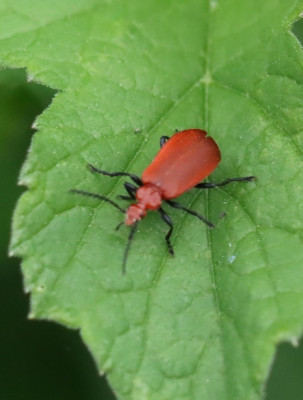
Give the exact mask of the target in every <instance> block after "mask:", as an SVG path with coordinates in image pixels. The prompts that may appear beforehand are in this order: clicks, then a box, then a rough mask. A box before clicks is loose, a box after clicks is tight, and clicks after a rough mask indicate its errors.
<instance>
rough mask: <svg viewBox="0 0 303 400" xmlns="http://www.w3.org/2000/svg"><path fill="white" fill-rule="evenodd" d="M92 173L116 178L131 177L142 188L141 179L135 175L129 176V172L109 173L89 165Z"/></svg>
mask: <svg viewBox="0 0 303 400" xmlns="http://www.w3.org/2000/svg"><path fill="white" fill-rule="evenodd" d="M87 165H88V166H89V168H90V170H91V171H92V172H97V173H98V174H102V175H106V176H110V177H114V176H129V177H130V178H131V179H132V180H133V181H134V182H135V183H136V184H137V185H138V186H142V181H141V179H140V178H139V177H138V176H137V175H134V174H129V173H128V172H107V171H103V170H102V169H99V168H96V167H94V166H93V165H92V164H87Z"/></svg>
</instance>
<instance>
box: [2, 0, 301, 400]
mask: <svg viewBox="0 0 303 400" xmlns="http://www.w3.org/2000/svg"><path fill="white" fill-rule="evenodd" d="M302 6H303V4H302V2H300V1H295V0H293V1H289V0H283V1H280V2H279V4H277V3H276V2H275V1H273V0H268V1H266V2H264V1H261V0H257V1H247V2H243V1H236V0H230V1H229V2H226V1H225V2H224V1H211V2H206V1H198V0H189V1H177V0H174V1H173V0H170V1H165V2H163V1H146V2H144V3H143V2H138V1H135V0H130V1H127V2H125V1H122V0H120V1H118V0H117V1H116V2H108V1H105V0H103V1H97V0H94V1H93V0H85V1H84V0H77V1H74V2H68V1H66V0H65V1H63V0H60V1H59V0H55V1H44V2H40V1H38V0H36V1H33V0H31V1H28V0H22V1H21V0H19V1H17V2H14V3H12V4H9V5H8V3H7V2H6V1H4V0H2V1H1V2H0V40H1V42H0V44H1V45H0V57H1V59H2V62H3V63H5V64H6V65H11V66H18V67H19V66H26V67H27V69H28V76H29V78H30V79H35V80H37V81H40V82H42V83H44V84H46V85H49V86H51V87H53V88H57V89H59V90H60V92H59V93H58V94H57V96H56V97H55V98H54V101H53V103H52V105H51V106H50V108H49V109H48V110H47V111H45V112H44V114H42V116H41V117H40V118H39V119H38V121H37V122H36V127H37V128H38V132H37V133H36V135H35V138H34V140H33V143H32V146H31V149H30V153H29V156H28V160H27V161H26V163H25V165H24V168H23V170H22V174H21V183H22V184H24V185H26V186H28V188H29V190H28V191H27V192H26V193H25V194H24V195H23V196H22V198H21V200H20V202H19V205H18V208H17V210H16V213H15V218H14V226H13V229H14V233H13V240H12V253H13V254H16V255H19V256H22V257H23V271H24V274H25V285H26V288H27V290H29V291H31V293H32V295H31V296H32V297H31V298H32V313H31V316H32V317H36V318H48V319H54V320H56V321H59V322H62V323H64V324H66V325H69V326H72V327H75V328H80V329H81V333H82V336H83V338H84V340H85V342H86V343H87V345H88V346H89V348H90V349H91V351H92V353H93V355H94V357H95V359H96V360H97V363H98V366H99V368H100V370H102V371H104V372H105V373H107V376H108V379H109V381H110V383H111V385H112V387H113V388H114V390H115V392H116V393H117V395H118V397H119V398H120V399H134V400H137V399H138V400H142V399H147V400H154V399H155V400H159V399H177V400H181V399H182V400H183V399H184V400H188V399H193V400H195V399H197V400H200V399H209V400H212V399H220V400H221V399H231V400H234V399H258V398H260V396H261V394H262V387H263V383H264V380H265V378H266V376H267V374H268V370H269V365H270V362H271V359H272V356H273V353H274V350H275V344H276V343H277V342H278V341H280V340H282V339H288V340H293V341H295V340H296V338H297V337H298V336H299V335H300V333H301V331H302V318H303V294H302V281H303V263H302V261H303V254H302V225H303V223H302V221H303V207H302V201H301V199H302V196H303V187H302V143H303V140H302V122H303V117H302V115H303V113H302V100H301V99H302V94H303V93H302V92H303V90H302V83H303V75H302V66H303V57H302V50H301V47H300V44H299V42H298V41H297V40H296V38H295V37H294V36H293V35H292V33H291V31H290V29H291V24H292V22H293V21H294V20H295V19H296V18H298V16H299V13H300V11H301V10H302ZM193 127H199V128H204V129H206V130H207V131H208V132H209V134H210V135H211V136H212V137H214V138H215V140H216V141H217V142H218V144H219V146H220V148H221V150H222V162H221V164H220V166H219V168H218V169H217V170H216V172H215V173H214V174H213V176H212V177H211V180H213V181H220V180H223V179H224V178H226V177H231V176H245V175H252V174H253V175H256V176H257V177H258V181H257V182H256V184H233V185H230V186H226V187H223V188H222V189H216V190H209V191H208V192H207V191H203V193H201V192H199V191H191V192H189V193H187V194H185V195H183V196H182V197H181V199H180V201H181V202H182V203H183V204H185V205H186V206H188V207H191V208H193V209H196V210H197V211H199V212H200V213H203V214H204V215H206V216H207V217H208V218H209V219H210V220H211V221H214V222H215V223H216V224H217V228H216V229H214V230H212V231H210V230H209V229H207V228H206V227H205V226H204V225H203V224H202V223H201V221H199V220H196V219H195V218H194V217H192V216H190V215H183V214H182V213H181V212H180V211H179V212H178V210H173V211H172V212H171V216H172V219H173V220H174V223H175V230H174V234H173V238H172V242H173V245H174V248H175V253H176V257H174V258H172V257H170V255H169V254H168V252H167V249H166V246H165V241H164V239H163V235H164V234H165V233H166V231H167V227H166V226H165V225H164V224H163V223H162V222H159V223H158V221H159V218H158V215H156V213H150V215H149V217H148V218H146V219H145V220H144V221H143V222H142V223H141V224H140V230H139V232H138V233H137V235H136V238H135V240H134V243H133V246H132V249H131V252H130V256H129V260H128V265H127V274H126V275H125V276H122V275H121V263H122V257H123V252H124V248H125V244H126V239H127V235H128V231H127V230H126V228H124V229H120V231H119V232H115V230H114V227H115V226H116V225H117V224H118V223H119V222H120V221H121V214H120V213H119V211H118V210H116V209H114V208H112V207H111V206H110V205H109V204H107V203H105V202H99V201H97V200H95V199H89V198H84V197H80V196H79V197H77V196H76V195H72V194H71V193H68V190H69V189H71V188H78V189H83V190H89V191H93V192H96V193H101V194H103V195H107V196H109V197H110V198H112V199H115V195H116V194H118V193H121V189H122V188H123V185H122V183H123V181H124V179H120V178H108V177H104V176H96V175H94V174H91V173H90V172H89V171H88V169H87V168H86V164H87V163H88V162H89V163H92V164H94V165H96V166H97V167H100V168H102V169H105V170H108V171H129V172H133V173H137V174H140V173H141V171H142V170H143V169H144V167H145V166H146V165H147V164H148V163H149V162H150V161H151V160H152V158H153V156H154V154H155V153H156V151H157V149H158V142H159V137H160V136H161V135H171V134H172V133H173V131H174V130H175V129H179V130H181V129H186V128H193ZM222 212H226V214H227V215H226V217H225V218H223V219H220V218H219V215H220V214H221V213H222Z"/></svg>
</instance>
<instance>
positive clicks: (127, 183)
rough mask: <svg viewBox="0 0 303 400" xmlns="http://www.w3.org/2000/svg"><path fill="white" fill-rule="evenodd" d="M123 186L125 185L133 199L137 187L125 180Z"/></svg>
mask: <svg viewBox="0 0 303 400" xmlns="http://www.w3.org/2000/svg"><path fill="white" fill-rule="evenodd" d="M124 187H125V190H126V191H127V193H128V194H129V195H130V197H132V198H133V199H135V198H136V196H135V194H136V191H137V190H138V188H137V187H136V186H135V185H133V184H132V183H129V182H125V183H124Z"/></svg>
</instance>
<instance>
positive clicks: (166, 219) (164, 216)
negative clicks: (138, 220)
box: [159, 207, 175, 255]
mask: <svg viewBox="0 0 303 400" xmlns="http://www.w3.org/2000/svg"><path fill="white" fill-rule="evenodd" d="M159 213H160V215H161V218H162V219H163V221H164V222H165V223H166V224H167V225H168V226H169V228H170V229H169V231H168V232H167V234H166V236H165V240H166V243H167V247H168V251H169V252H170V254H171V255H174V254H175V253H174V249H173V246H172V244H171V242H170V237H171V234H172V231H173V221H172V220H171V218H170V216H169V215H167V214H166V212H165V211H164V210H163V208H162V207H160V208H159Z"/></svg>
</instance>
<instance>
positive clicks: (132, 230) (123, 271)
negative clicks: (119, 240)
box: [122, 221, 139, 275]
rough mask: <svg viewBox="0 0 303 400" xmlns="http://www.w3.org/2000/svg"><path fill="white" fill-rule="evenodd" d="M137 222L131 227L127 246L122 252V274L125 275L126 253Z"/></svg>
mask: <svg viewBox="0 0 303 400" xmlns="http://www.w3.org/2000/svg"><path fill="white" fill-rule="evenodd" d="M138 223H139V221H137V222H135V223H134V225H133V226H132V227H131V230H130V233H129V236H128V241H127V245H126V248H125V251H124V256H123V262H122V274H123V275H125V272H126V262H127V257H128V253H129V249H130V246H131V244H132V240H133V238H134V234H135V233H136V229H137V226H138Z"/></svg>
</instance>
